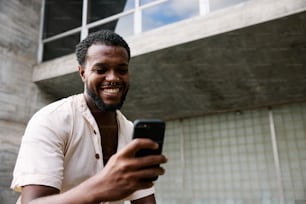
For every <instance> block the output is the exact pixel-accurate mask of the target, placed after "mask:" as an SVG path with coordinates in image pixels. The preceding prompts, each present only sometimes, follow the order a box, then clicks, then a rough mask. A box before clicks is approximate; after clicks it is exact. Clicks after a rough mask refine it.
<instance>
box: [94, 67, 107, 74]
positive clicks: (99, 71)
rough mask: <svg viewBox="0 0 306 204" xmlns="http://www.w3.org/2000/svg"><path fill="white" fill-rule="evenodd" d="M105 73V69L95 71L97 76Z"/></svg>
mask: <svg viewBox="0 0 306 204" xmlns="http://www.w3.org/2000/svg"><path fill="white" fill-rule="evenodd" d="M106 71H107V69H101V68H99V69H96V70H95V72H96V73H97V74H105V73H106Z"/></svg>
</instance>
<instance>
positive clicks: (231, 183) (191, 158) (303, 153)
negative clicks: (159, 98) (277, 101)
mask: <svg viewBox="0 0 306 204" xmlns="http://www.w3.org/2000/svg"><path fill="white" fill-rule="evenodd" d="M272 113H273V118H274V123H273V121H271V120H270V119H271V118H269V110H267V109H260V110H251V111H243V112H240V113H225V114H220V115H211V116H205V117H198V118H191V119H184V120H176V121H169V122H167V129H166V138H165V146H164V153H165V154H166V155H167V156H168V158H169V162H168V163H167V164H166V165H164V167H165V168H166V169H167V172H166V175H165V176H163V177H161V178H160V179H159V180H158V182H157V185H156V188H157V193H156V196H157V199H158V203H159V204H190V203H191V204H280V203H282V201H283V203H285V204H296V203H299V204H302V203H303V204H304V203H306V195H305V191H306V104H297V105H290V106H282V107H277V108H274V109H273V110H272ZM271 123H273V124H274V127H275V133H276V141H275V144H276V145H277V146H276V147H277V149H278V154H277V156H276V157H275V155H274V154H273V150H275V148H273V145H272V144H273V142H272V141H273V140H272V139H271V138H272V137H271V129H270V128H271V126H270V125H271ZM275 158H276V159H277V158H279V163H278V164H279V165H280V173H281V179H280V177H279V176H278V175H279V174H277V168H276V167H277V165H276V164H277V163H275V161H277V160H275ZM280 181H281V182H280Z"/></svg>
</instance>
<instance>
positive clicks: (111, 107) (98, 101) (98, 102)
mask: <svg viewBox="0 0 306 204" xmlns="http://www.w3.org/2000/svg"><path fill="white" fill-rule="evenodd" d="M128 89H129V86H127V89H126V91H125V92H124V93H123V95H122V96H121V99H120V102H119V103H118V104H113V105H108V104H105V103H104V101H103V100H102V99H101V98H100V97H99V96H98V95H97V94H95V93H94V92H93V91H92V90H91V89H89V88H88V86H87V83H85V92H86V93H87V94H88V95H89V96H90V98H91V99H92V101H93V102H94V103H95V105H96V106H97V107H98V109H99V110H101V111H109V112H113V111H116V110H120V109H121V107H122V106H123V103H124V101H125V98H126V95H127V92H128Z"/></svg>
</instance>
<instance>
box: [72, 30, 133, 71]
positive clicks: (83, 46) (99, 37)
mask: <svg viewBox="0 0 306 204" xmlns="http://www.w3.org/2000/svg"><path fill="white" fill-rule="evenodd" d="M96 43H101V44H105V45H113V46H121V47H123V48H125V49H126V51H127V53H128V59H129V60H130V58H131V53H130V47H129V45H128V44H127V42H126V41H125V40H124V39H123V38H122V37H121V36H120V35H119V34H117V33H115V32H113V31H111V30H99V31H96V32H94V33H90V34H89V35H88V36H87V37H86V38H85V39H84V40H82V41H81V42H80V43H79V44H77V45H76V49H75V54H76V57H77V60H78V63H79V65H82V66H83V65H84V64H85V59H86V55H87V51H88V48H89V47H90V46H91V45H93V44H96Z"/></svg>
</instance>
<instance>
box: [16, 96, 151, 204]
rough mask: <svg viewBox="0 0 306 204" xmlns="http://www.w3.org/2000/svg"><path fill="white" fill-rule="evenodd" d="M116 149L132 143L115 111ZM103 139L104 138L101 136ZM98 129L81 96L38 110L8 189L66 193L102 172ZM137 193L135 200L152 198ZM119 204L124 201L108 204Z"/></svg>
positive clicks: (127, 123)
mask: <svg viewBox="0 0 306 204" xmlns="http://www.w3.org/2000/svg"><path fill="white" fill-rule="evenodd" d="M117 121H118V125H119V127H118V149H117V150H120V149H121V148H122V147H124V146H125V145H126V144H128V143H129V142H130V141H131V136H132V131H133V124H132V122H130V121H128V120H127V119H126V118H125V117H124V116H123V114H122V113H121V112H120V111H117ZM102 137H103V135H102ZM100 140H101V137H100V133H99V128H98V126H97V123H96V121H95V119H94V118H93V116H92V114H91V112H90V110H89V108H88V106H87V104H86V102H85V99H84V95H83V94H79V95H75V96H71V97H68V98H65V99H62V100H59V101H57V102H54V103H52V104H50V105H47V106H46V107H44V108H42V109H41V110H39V111H38V112H37V113H36V114H34V116H33V117H32V118H31V120H30V121H29V123H28V126H27V128H26V130H25V133H24V136H23V137H22V143H21V146H20V149H19V154H18V157H17V161H16V166H15V169H14V173H13V181H12V184H11V188H13V189H14V190H16V191H18V192H21V190H22V186H24V185H29V184H37V185H46V186H51V187H54V188H57V189H60V191H61V192H65V191H67V190H69V189H71V188H73V187H75V186H76V185H78V184H79V183H81V182H83V181H85V180H86V179H88V178H89V177H91V176H93V175H95V174H96V173H98V172H99V171H101V170H102V169H103V167H104V166H103V159H102V158H103V156H102V147H101V141H100ZM153 193H154V189H153V188H150V189H145V190H140V191H137V192H135V193H134V194H132V195H131V196H129V198H128V199H129V200H135V199H139V198H142V197H145V196H147V195H150V194H153ZM109 203H112V204H115V203H116V204H121V203H124V201H118V202H109Z"/></svg>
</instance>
